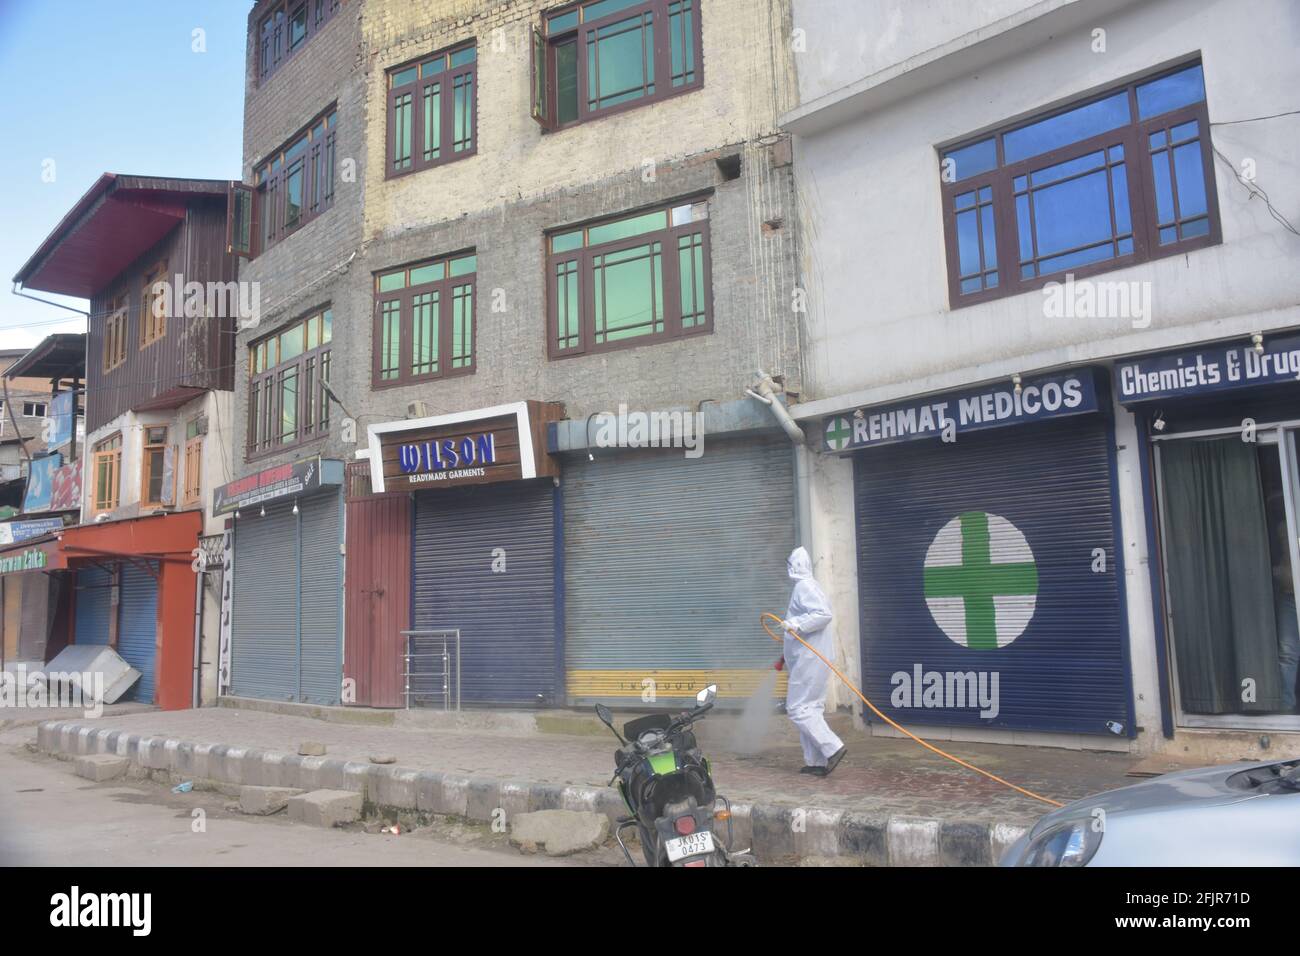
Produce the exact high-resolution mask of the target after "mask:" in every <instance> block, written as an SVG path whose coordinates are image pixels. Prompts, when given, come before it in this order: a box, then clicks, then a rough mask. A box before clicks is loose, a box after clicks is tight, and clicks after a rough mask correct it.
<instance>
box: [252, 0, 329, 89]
mask: <svg viewBox="0 0 1300 956" xmlns="http://www.w3.org/2000/svg"><path fill="white" fill-rule="evenodd" d="M342 4H343V0H278V2H276V3H273V4H271V5H270V6H269V7H268V9H267V11H266V13H265V14H264V15H263V16H262V17H260V18H259V19H258V21H257V27H256V32H255V34H254V37H255V46H254V56H255V57H256V61H255V66H256V69H257V83H258V86H261V85H262V84H263V83H265V82H266V81H267V80H269V79H270V78H271V77H272V76H273V75H274V74H275V73H276V71H277V70H279V69H280V67H282V66H284V64H285V62H286V61H288V60H289V58H290V57H292V56H293V55H294V54H295V53H297V52H298V51H299V50H301V49H302V48H303V47H305V46H306V45H307V43H308V42H309V41H311V40H312V38H314V37H315V36H316V34H317V32H319V31H320V30H321V29H323V28H324V27H325V25H326V24H327V23H329V22H330V21H331V20H332V19H333V18H334V14H336V13H338V11H339V7H341V6H342ZM299 8H302V9H303V10H304V12H305V19H304V23H303V34H302V38H301V39H300V40H299V41H298V42H297V43H296V44H294V45H293V46H292V47H291V46H290V45H289V42H288V41H289V39H290V37H289V24H290V20H291V17H292V16H293V14H295V13H297V12H298V10H299ZM277 18H278V21H279V22H277Z"/></svg>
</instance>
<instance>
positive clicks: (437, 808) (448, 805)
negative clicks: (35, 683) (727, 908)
mask: <svg viewBox="0 0 1300 956" xmlns="http://www.w3.org/2000/svg"><path fill="white" fill-rule="evenodd" d="M36 746H37V748H38V749H39V750H41V751H43V752H45V753H48V754H51V755H54V756H65V757H77V756H83V755H87V754H112V755H116V756H118V757H124V758H126V759H127V760H128V761H130V763H131V765H132V767H133V769H138V770H139V771H145V772H147V771H158V772H163V773H167V774H173V775H176V776H180V777H184V778H186V779H194V780H202V781H204V782H206V783H209V784H211V785H215V786H216V787H217V788H220V789H223V790H224V789H227V788H229V787H234V788H236V791H237V788H239V787H241V786H258V787H291V788H294V789H297V790H304V791H311V790H349V791H352V792H354V793H360V794H361V795H362V799H363V800H364V801H365V802H366V803H368V804H373V805H374V806H377V807H385V808H393V809H397V810H415V811H417V812H422V813H436V814H445V815H450V816H458V817H465V818H467V819H469V820H473V821H477V822H491V821H493V820H495V819H497V818H498V815H499V812H500V811H504V812H505V814H506V816H507V818H508V817H509V815H510V814H513V813H523V812H528V811H533V810H593V811H596V812H598V813H604V814H605V815H606V816H608V817H609V818H610V821H611V822H613V821H614V820H617V819H618V818H619V817H621V816H623V815H624V813H625V809H624V807H623V801H622V799H621V798H620V797H619V795H618V792H617V791H616V790H614V789H612V788H597V787H579V786H565V785H563V784H552V783H530V782H527V781H518V780H498V779H496V778H493V777H479V776H473V777H468V776H464V775H462V774H453V773H443V772H440V771H436V770H415V769H412V768H409V767H399V766H395V765H380V764H372V763H369V762H363V761H352V760H340V759H337V758H331V757H302V756H299V755H298V754H290V753H279V752H276V751H264V750H255V749H251V748H247V747H236V746H230V745H227V744H208V743H195V742H192V741H186V740H178V739H176V738H167V737H152V736H148V735H141V734H130V733H124V732H122V731H116V730H110V729H108V728H105V727H102V726H97V725H96V724H95V723H83V722H80V721H71V720H65V721H45V722H43V723H41V724H39V725H37V731H36ZM731 811H732V826H733V827H734V830H735V845H736V846H737V847H746V846H748V847H752V848H753V852H754V854H755V855H756V856H757V857H758V858H759V860H769V861H770V860H780V859H789V858H791V857H793V858H796V859H801V858H828V857H831V858H849V859H853V860H855V861H857V862H860V863H861V864H863V865H866V866H989V865H992V864H994V863H996V862H997V860H998V858H999V857H1000V856H1001V855H1002V853H1003V852H1004V851H1005V850H1006V849H1007V848H1008V847H1009V846H1011V844H1012V843H1014V842H1015V841H1016V840H1017V839H1019V837H1020V836H1021V835H1022V834H1023V833H1024V832H1025V831H1026V830H1027V829H1028V828H1027V827H1024V826H1017V825H1012V824H1004V823H992V824H990V823H983V822H966V821H952V820H938V819H920V818H915V817H902V816H892V817H884V816H873V815H870V814H864V813H858V812H855V811H851V810H828V809H819V808H812V807H788V806H779V805H776V804H754V805H750V804H744V803H733V804H732V805H731Z"/></svg>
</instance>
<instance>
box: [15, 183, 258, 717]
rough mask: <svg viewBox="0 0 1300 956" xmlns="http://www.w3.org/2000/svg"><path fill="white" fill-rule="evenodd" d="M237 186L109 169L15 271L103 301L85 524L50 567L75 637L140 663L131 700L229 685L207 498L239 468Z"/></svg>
mask: <svg viewBox="0 0 1300 956" xmlns="http://www.w3.org/2000/svg"><path fill="white" fill-rule="evenodd" d="M230 192H231V187H230V183H228V182H226V181H224V180H201V179H168V178H158V177H141V176H126V175H117V174H109V173H106V174H104V175H103V176H101V177H100V178H99V179H98V180H97V181H96V182H95V184H94V185H93V186H92V187H91V188H90V190H88V191H87V193H86V194H85V195H84V196H83V197H82V198H81V199H80V200H79V201H78V203H77V204H76V206H74V207H73V208H72V209H71V210H70V211H69V212H68V214H67V215H66V216H65V217H64V218H63V220H62V221H61V222H60V223H59V224H58V226H56V227H55V229H54V231H53V232H52V233H51V234H50V236H49V237H48V238H47V239H46V240H45V242H43V243H42V244H41V246H40V248H39V249H37V250H36V252H35V253H33V255H32V257H31V258H30V259H29V260H28V261H27V263H26V264H25V265H24V266H23V268H22V269H21V270H20V271H19V273H18V274H17V275H16V276H15V277H14V281H15V282H16V283H20V284H21V285H22V286H24V287H25V288H27V289H30V290H38V291H44V292H52V293H57V294H61V295H70V296H76V297H79V298H84V299H87V300H88V301H89V302H90V314H89V320H88V335H87V337H86V345H85V353H84V364H85V376H86V378H85V419H86V422H85V440H84V446H85V450H84V454H83V455H82V456H81V461H83V462H84V471H83V473H82V482H81V494H82V500H81V502H80V505H81V509H80V510H81V517H82V524H81V525H80V526H78V527H75V528H69V529H67V530H66V531H63V532H62V533H61V534H59V536H58V538H57V540H56V541H54V542H53V543H51V544H50V545H48V546H46V552H47V553H46V555H45V557H44V558H43V559H42V560H43V562H44V563H43V564H42V567H45V568H49V569H55V568H58V569H66V570H69V571H74V572H75V576H74V584H73V591H74V596H73V600H72V603H71V611H70V617H69V624H68V626H69V635H68V640H69V641H70V642H71V643H77V644H85V643H90V644H107V645H110V646H112V647H113V648H114V649H115V650H116V651H117V652H118V653H119V654H120V655H121V656H122V657H123V658H124V659H125V660H126V661H127V663H129V664H130V665H131V666H132V667H134V668H136V669H137V670H138V671H140V673H141V677H140V679H139V681H138V682H137V683H136V684H135V685H134V687H133V688H132V689H131V692H130V693H131V696H132V698H133V699H135V700H138V701H143V702H151V703H157V704H158V705H159V706H161V707H163V708H167V709H173V708H184V707H190V706H194V705H196V704H197V703H198V702H199V700H200V698H201V697H202V698H212V697H213V696H214V694H215V688H216V670H215V662H216V660H217V651H218V647H217V642H218V634H219V630H220V618H219V614H220V603H221V602H220V598H221V595H220V590H219V581H220V577H219V575H216V574H207V573H206V567H207V560H206V552H205V550H203V548H202V545H203V540H202V539H203V538H204V537H205V536H206V537H209V538H212V537H214V536H215V537H216V538H217V543H218V544H219V536H220V535H221V534H222V531H223V522H221V521H219V520H218V519H215V518H209V517H207V515H206V508H205V500H206V498H207V497H208V496H209V495H211V494H212V492H213V491H214V490H215V488H216V487H218V486H219V485H221V484H223V483H224V482H225V481H227V480H228V479H229V478H230V477H231V471H230V469H231V460H230V451H229V449H230V443H231V433H232V428H231V423H232V419H231V416H232V410H231V392H230V388H231V382H232V376H233V361H232V354H233V351H234V332H235V326H236V322H237V321H238V320H239V318H240V317H241V316H242V315H244V314H245V312H249V313H250V314H251V312H252V311H253V310H251V309H249V308H247V307H248V306H250V305H255V302H250V300H249V297H248V296H243V297H241V296H240V294H239V289H238V287H237V284H236V282H235V277H236V267H237V264H238V263H237V258H236V257H235V256H234V255H233V254H231V253H230V252H228V237H227V209H228V206H229V204H230ZM212 550H213V551H214V552H219V550H220V549H219V547H214V548H213V549H212ZM196 572H197V573H196ZM205 662H208V663H207V664H205ZM205 687H206V691H205V690H204V688H205Z"/></svg>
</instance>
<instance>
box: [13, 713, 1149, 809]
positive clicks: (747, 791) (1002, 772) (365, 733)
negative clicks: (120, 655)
mask: <svg viewBox="0 0 1300 956" xmlns="http://www.w3.org/2000/svg"><path fill="white" fill-rule="evenodd" d="M777 720H779V721H780V723H779V724H777V725H776V729H777V731H778V732H777V733H774V735H773V736H774V738H775V742H774V744H773V745H772V746H771V747H769V748H768V749H765V750H764V751H763V752H762V753H760V754H759V755H758V756H753V757H746V756H740V755H737V754H735V753H732V752H730V751H729V749H728V748H727V747H726V746H725V745H724V741H722V740H719V739H718V738H719V737H723V736H725V734H726V732H727V725H726V724H725V722H724V721H719V722H718V723H719V724H720V725H721V728H719V727H715V728H714V729H713V731H712V732H706V731H703V730H702V732H701V744H702V746H703V747H704V749H705V752H706V753H707V754H708V755H709V757H710V759H711V761H712V763H713V769H714V778H715V780H716V782H717V784H718V789H719V792H721V793H723V794H725V795H726V796H727V797H728V798H730V799H731V800H732V801H733V802H743V803H750V804H761V805H774V806H783V807H817V808H825V809H831V810H852V811H857V812H862V813H867V814H877V815H884V816H891V817H892V816H903V817H915V818H933V819H938V820H943V821H960V822H970V823H977V824H999V823H1000V824H1010V825H1019V826H1027V825H1029V824H1032V823H1033V821H1034V820H1036V819H1037V818H1038V817H1039V816H1040V815H1041V814H1042V813H1043V812H1045V811H1046V810H1048V809H1050V808H1049V807H1048V806H1047V805H1045V804H1040V803H1038V802H1037V801H1034V800H1031V799H1030V798H1028V797H1024V796H1022V795H1020V794H1018V793H1016V792H1015V791H1013V790H1009V789H1007V788H1005V787H1002V786H1000V785H999V784H997V783H994V782H993V781H991V780H988V779H986V778H984V777H982V776H979V775H978V774H975V773H972V772H971V771H968V770H966V769H964V768H962V767H960V766H958V765H956V764H954V763H951V762H950V761H947V760H944V759H942V758H940V757H938V756H936V755H934V754H932V753H930V752H929V751H927V750H925V749H923V748H922V747H920V746H918V745H917V744H915V743H913V742H912V741H910V740H905V739H892V738H881V737H870V736H866V735H863V734H861V733H849V734H847V735H844V736H845V740H846V743H847V744H848V747H849V752H848V756H847V757H846V758H845V759H844V761H843V763H841V765H840V767H839V768H838V769H837V770H836V771H835V773H834V774H833V775H832V776H831V777H829V778H826V779H824V780H818V779H815V778H810V777H806V776H801V775H800V774H799V773H798V770H799V767H800V765H801V764H802V762H803V761H802V757H801V754H800V751H799V748H798V746H797V745H796V744H795V743H793V741H789V740H786V739H782V738H785V737H788V735H786V734H785V733H784V732H783V730H784V728H783V726H782V725H784V723H785V721H784V720H783V719H781V718H777ZM704 723H708V719H706V721H705V722H704ZM95 724H96V726H102V727H105V728H109V729H112V730H120V731H122V732H123V733H126V734H138V735H141V736H145V737H148V736H158V737H170V738H176V739H180V740H184V741H189V742H192V743H196V744H198V743H212V744H226V745H229V746H232V747H241V748H250V749H257V750H272V751H280V752H284V753H288V754H296V753H297V751H298V745H299V743H301V742H302V741H306V740H311V741H318V742H320V743H323V744H325V745H326V748H327V757H329V758H331V759H341V760H358V761H368V759H369V757H370V756H371V755H372V754H391V755H392V756H394V757H396V763H397V766H399V767H403V768H412V769H417V770H433V771H438V772H442V773H446V774H463V775H466V776H485V777H494V778H498V779H502V780H521V781H529V782H531V783H545V784H555V785H559V786H566V785H574V786H585V787H595V788H604V787H605V786H606V785H607V784H608V782H609V775H610V773H611V772H612V768H613V754H614V748H615V747H616V745H617V743H616V741H615V740H614V738H613V736H612V735H605V736H589V735H583V736H570V735H567V734H556V733H539V732H536V731H532V732H522V731H518V730H473V731H470V730H463V729H442V728H433V727H413V726H409V725H404V724H402V723H400V722H399V723H398V724H396V725H390V726H366V725H355V724H349V723H336V722H334V721H326V720H316V719H312V718H308V717H298V716H288V715H283V714H276V713H261V712H257V711H250V710H242V709H234V708H227V707H222V708H206V709H202V710H188V711H173V712H161V711H151V712H147V713H134V714H113V715H109V716H106V717H104V718H102V719H101V720H100V721H97V722H95ZM20 734H25V735H26V737H25V738H20V737H19V736H18V735H20ZM35 735H36V728H35V727H27V728H24V729H22V730H10V731H9V732H7V733H5V734H3V735H0V740H7V741H8V742H10V743H15V742H21V740H22V739H34V738H35ZM936 745H937V746H940V747H942V748H943V749H944V750H947V751H949V752H950V753H952V754H954V755H955V756H958V757H961V758H962V759H963V760H966V761H968V762H970V763H974V764H976V765H977V766H981V767H983V768H985V769H986V770H988V771H990V772H991V773H995V774H997V775H998V776H1001V777H1004V778H1005V779H1007V780H1009V781H1011V782H1012V783H1015V784H1018V785H1019V786H1022V787H1025V788H1027V789H1029V790H1032V791H1034V792H1036V793H1040V794H1042V795H1044V796H1047V797H1051V798H1053V799H1056V800H1059V801H1061V802H1063V803H1064V802H1069V801H1071V800H1075V799H1078V798H1080V797H1084V796H1087V795H1088V794H1090V793H1095V792H1097V791H1100V790H1107V789H1110V788H1113V787H1117V786H1124V785H1125V784H1129V783H1133V782H1135V781H1134V780H1133V779H1132V778H1126V777H1125V776H1124V774H1125V772H1126V771H1127V769H1128V768H1130V767H1131V766H1133V765H1134V764H1135V763H1136V762H1137V759H1138V758H1135V757H1132V756H1128V755H1124V754H1113V753H1109V754H1108V753H1097V752H1090V751H1071V750H1061V749H1054V748H1043V747H1025V746H1001V745H987V744H966V743H955V742H943V741H941V742H937V744H936Z"/></svg>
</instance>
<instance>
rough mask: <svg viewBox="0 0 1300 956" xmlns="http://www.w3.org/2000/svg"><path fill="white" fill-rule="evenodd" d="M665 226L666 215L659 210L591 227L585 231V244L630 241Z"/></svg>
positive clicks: (594, 244)
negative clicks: (620, 240)
mask: <svg viewBox="0 0 1300 956" xmlns="http://www.w3.org/2000/svg"><path fill="white" fill-rule="evenodd" d="M667 226H668V213H667V212H665V211H664V210H662V209H660V210H658V211H657V212H648V213H645V214H644V215H640V216H633V217H631V218H629V219H620V220H618V221H617V222H607V223H604V224H603V225H600V226H592V227H591V228H590V229H588V230H587V244H588V245H591V246H598V245H601V244H602V243H606V242H617V241H618V240H619V239H630V238H632V237H633V236H639V235H642V234H643V233H647V232H654V231H655V230H656V229H665V228H667Z"/></svg>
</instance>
